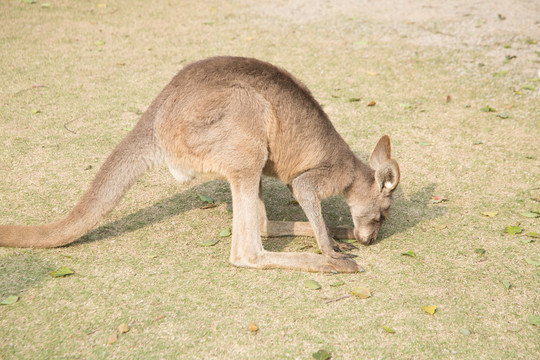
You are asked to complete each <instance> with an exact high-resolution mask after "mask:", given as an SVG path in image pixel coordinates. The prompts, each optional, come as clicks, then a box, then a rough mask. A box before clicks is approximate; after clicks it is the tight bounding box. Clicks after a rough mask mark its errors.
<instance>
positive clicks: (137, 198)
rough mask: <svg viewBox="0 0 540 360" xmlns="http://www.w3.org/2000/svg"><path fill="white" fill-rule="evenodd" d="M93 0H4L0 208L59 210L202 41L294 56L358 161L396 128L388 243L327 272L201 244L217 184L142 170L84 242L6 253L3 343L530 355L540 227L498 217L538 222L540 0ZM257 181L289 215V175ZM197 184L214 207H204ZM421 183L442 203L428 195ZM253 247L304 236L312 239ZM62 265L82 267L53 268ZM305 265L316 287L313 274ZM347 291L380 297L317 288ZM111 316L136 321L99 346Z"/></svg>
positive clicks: (202, 51) (163, 351) (213, 222)
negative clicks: (248, 261)
mask: <svg viewBox="0 0 540 360" xmlns="http://www.w3.org/2000/svg"><path fill="white" fill-rule="evenodd" d="M98 3H101V1H99V2H98V1H88V2H71V1H51V2H50V4H51V5H50V8H44V7H42V6H41V2H39V1H38V3H37V4H34V5H27V4H24V3H22V2H20V1H3V2H1V3H0V22H1V23H2V26H1V28H0V68H1V69H2V71H1V72H0V84H2V85H1V86H0V101H1V106H0V148H1V149H2V156H1V157H0V203H1V204H2V206H1V207H0V222H1V223H26V224H35V223H42V222H46V221H51V220H53V219H58V218H60V217H61V216H62V215H63V214H65V213H66V212H67V211H69V209H70V208H71V206H72V205H73V204H74V202H75V201H76V200H77V199H78V197H79V196H80V195H81V194H82V192H83V191H84V189H85V188H86V186H87V184H88V183H89V182H90V180H91V179H92V177H93V175H94V174H95V172H96V170H97V168H98V167H99V165H100V164H101V163H102V162H103V160H104V159H105V157H106V156H107V155H108V154H109V152H110V151H111V149H112V148H113V147H114V146H115V144H117V143H118V142H119V141H120V139H121V138H122V137H123V136H124V135H125V134H126V132H127V131H128V129H129V128H131V127H132V126H133V124H134V123H135V122H136V120H137V118H138V115H137V114H136V113H137V112H138V111H141V110H144V109H145V107H146V106H147V105H148V104H149V103H150V102H151V100H152V98H153V97H154V96H155V95H156V94H157V93H158V92H159V91H160V89H161V88H162V87H163V86H164V85H165V84H166V82H167V81H168V80H169V78H170V77H171V76H172V75H173V74H174V73H175V72H176V71H177V70H178V69H180V68H181V67H182V66H183V64H185V63H187V62H189V61H192V60H197V59H201V58H204V57H207V56H211V55H221V54H230V55H245V56H253V57H257V58H261V59H264V60H268V61H270V62H273V63H276V64H278V65H281V66H283V67H285V68H287V69H288V70H289V71H291V72H292V73H293V74H295V75H297V76H298V77H299V78H301V79H302V80H304V81H305V82H306V84H307V85H308V86H309V87H310V88H311V89H312V91H313V93H314V94H315V96H316V97H317V98H318V99H319V100H320V102H321V103H322V104H323V105H324V107H325V109H326V111H327V112H328V113H329V115H330V116H331V118H332V119H333V121H334V123H335V125H336V127H337V128H338V130H339V131H340V133H341V134H343V136H344V138H345V139H346V140H347V142H348V143H349V144H350V145H351V147H352V148H353V150H354V151H356V152H357V153H358V154H359V156H361V157H363V158H365V157H366V156H367V153H368V152H369V151H370V150H371V148H372V147H373V145H374V144H375V142H376V141H377V139H378V137H379V136H380V135H382V134H383V133H388V134H390V136H391V138H392V141H393V151H394V154H395V157H396V158H397V159H398V161H399V162H400V165H401V168H402V172H403V180H402V181H403V182H402V184H401V185H400V190H399V192H398V194H397V196H396V202H395V206H394V207H393V212H392V217H391V220H390V221H389V222H388V223H387V224H385V226H384V229H383V232H382V234H381V235H380V239H381V240H380V241H379V242H378V243H376V244H375V245H373V246H371V247H369V248H361V249H359V250H358V251H357V252H356V253H357V254H358V255H359V257H358V261H359V262H360V263H361V265H362V266H363V267H364V268H365V269H366V272H364V273H361V274H358V275H337V276H327V275H322V274H306V273H301V272H291V271H252V270H245V269H237V268H233V267H231V266H230V265H229V264H228V263H227V259H228V251H229V244H228V242H229V241H228V240H226V239H224V240H221V242H220V243H218V244H217V245H216V246H214V247H210V248H207V247H201V246H199V245H198V244H200V243H201V242H203V241H205V240H207V239H211V238H216V237H217V234H218V233H219V231H220V230H221V229H223V228H225V227H226V226H229V225H230V223H231V219H232V214H231V213H230V192H229V189H228V186H227V184H226V183H224V182H222V181H209V182H207V181H203V180H199V181H196V182H195V183H193V184H190V185H188V186H179V185H177V184H175V183H174V180H173V179H172V177H171V176H170V175H169V174H168V173H167V171H166V169H164V168H158V169H155V170H153V171H151V172H149V173H147V174H146V175H145V176H143V177H142V178H141V179H140V180H139V182H138V183H137V185H136V186H135V187H134V188H133V189H132V190H131V191H130V192H129V194H128V195H127V197H126V199H125V200H124V201H123V202H122V203H121V205H120V206H119V207H118V208H117V209H116V210H115V211H114V212H113V213H112V214H110V215H109V216H108V217H107V219H106V221H105V222H104V224H103V226H102V227H100V228H98V229H96V230H94V231H93V232H91V233H90V234H89V235H87V236H86V237H84V238H83V239H82V240H81V241H79V242H78V243H76V244H73V245H72V246H68V247H65V248H60V249H52V250H21V249H0V297H1V298H2V299H3V298H4V297H5V296H7V295H11V294H15V295H18V296H20V300H19V302H17V303H16V304H14V305H11V306H1V307H0V314H1V316H0V358H2V359H11V358H24V359H36V358H43V359H45V358H55V359H62V358H69V359H76V358H81V359H87V358H98V359H99V358H103V359H105V358H107V359H115V358H117V359H126V358H141V359H143V358H144V359H153V358H156V359H163V358H169V359H171V358H189V359H199V358H200V359H224V358H230V359H244V358H257V359H276V358H287V359H289V358H291V359H294V358H298V359H308V358H310V357H311V354H312V353H313V352H315V351H317V350H319V349H321V348H326V349H328V350H330V351H331V352H332V354H333V358H334V359H358V358H374V359H394V358H411V359H434V358H451V359H499V358H520V359H532V358H536V357H538V356H539V354H540V348H539V345H538V344H539V343H540V342H539V333H538V331H539V330H538V327H535V326H533V325H531V324H529V323H528V322H527V318H528V317H529V316H530V315H532V314H537V315H538V311H539V310H538V309H539V303H540V301H539V300H540V299H539V295H538V294H539V293H538V277H539V275H540V273H539V270H538V268H537V267H535V266H533V265H531V264H529V263H527V262H526V261H525V259H526V258H533V259H535V260H539V261H540V254H539V251H538V241H535V242H531V243H522V242H521V240H523V239H526V237H524V236H509V235H502V234H501V229H502V228H504V227H506V226H508V225H513V224H515V223H516V222H520V223H521V226H523V227H524V228H525V229H526V230H527V231H540V228H539V222H538V219H529V218H525V217H522V216H520V215H519V214H520V213H521V212H523V211H527V210H538V209H539V207H540V204H539V203H538V202H537V200H536V201H534V200H533V198H536V199H538V198H539V197H540V190H539V188H538V187H539V186H540V185H539V183H538V179H539V178H540V171H539V154H540V145H539V142H538V138H539V135H540V132H539V128H540V116H539V111H538V110H539V108H538V104H539V102H538V100H539V90H538V89H539V88H540V83H538V78H537V75H536V74H537V71H538V69H539V68H540V62H539V60H540V57H539V51H540V48H539V46H538V44H536V43H535V42H536V41H540V36H539V34H540V33H539V30H538V24H536V23H534V21H536V20H537V19H538V15H539V14H540V12H539V6H538V5H537V4H535V2H533V1H530V2H527V1H523V2H519V4H515V3H513V2H511V1H502V0H500V1H496V5H497V6H496V7H495V6H494V5H493V4H494V3H493V2H488V1H480V2H476V3H475V4H470V2H465V1H455V2H449V3H445V4H431V3H430V5H429V6H427V7H426V5H425V4H424V2H420V1H418V2H417V1H411V2H397V4H396V2H393V1H382V2H378V3H377V4H376V5H373V4H368V3H365V4H364V3H358V4H357V5H351V4H350V2H348V1H335V2H324V1H317V2H311V1H310V2H307V1H300V0H297V1H292V2H284V1H283V2H282V1H275V2H274V1H271V2H265V3H264V4H262V5H259V4H258V3H256V2H249V1H235V2H227V1H207V2H198V1H192V2H187V1H185V2H182V5H173V3H171V2H167V1H153V2H147V1H113V2H106V4H107V6H106V7H99V6H98ZM396 7H397V8H396ZM494 8H496V10H493V9H494ZM396 9H398V10H399V9H401V10H399V11H398V10H396ZM498 13H501V15H503V16H505V17H506V19H505V20H501V19H500V18H499V17H498V16H497V14H498ZM508 46H509V47H508ZM507 55H509V56H510V55H515V56H517V57H516V58H512V59H510V60H508V61H505V56H507ZM494 74H495V75H494ZM448 95H450V96H451V101H449V102H447V96H448ZM350 98H361V100H360V101H359V102H349V99H350ZM372 100H374V101H376V102H377V105H376V106H374V107H367V106H366V105H367V103H368V102H369V101H372ZM486 105H490V106H491V107H493V108H495V109H497V112H496V113H486V112H482V111H480V109H481V108H482V107H484V106H486ZM33 110H39V112H38V113H34V111H33ZM500 112H506V113H507V114H508V115H509V118H508V119H501V118H499V117H497V115H496V114H497V113H500ZM64 125H65V126H66V127H67V128H68V129H69V130H71V131H72V132H71V131H68V130H67V129H66V128H65V127H64ZM478 141H481V142H482V144H479V145H473V143H475V142H478ZM90 165H91V166H92V167H91V168H90V167H89V166H90ZM265 188H266V195H267V199H266V200H267V207H268V210H269V213H270V217H271V218H273V219H278V220H281V219H288V220H291V219H301V218H303V214H302V213H301V211H300V210H299V209H298V208H297V207H294V206H291V205H289V204H288V202H289V200H290V199H291V197H290V195H289V194H288V192H287V190H286V188H284V187H283V186H281V185H280V184H278V183H276V182H274V181H272V180H270V179H268V180H265ZM197 193H205V194H208V195H211V196H213V197H214V198H216V199H217V200H219V201H220V202H222V203H223V205H222V206H220V207H217V208H214V209H209V210H204V211H203V210H200V209H199V206H200V205H201V204H200V202H199V200H198V199H197V196H196V194H197ZM434 194H440V195H444V196H446V197H447V198H448V199H449V201H448V202H444V203H441V204H430V203H429V199H430V197H431V196H432V195H434ZM324 208H325V211H326V216H327V218H328V220H329V222H330V223H331V224H333V225H335V224H348V223H350V218H349V217H348V214H347V209H346V207H345V205H344V204H343V202H342V201H340V200H339V199H330V200H329V201H327V202H325V207H324ZM482 211H498V212H499V214H498V215H497V216H496V217H494V218H487V217H483V216H482V215H481V214H480V213H481V212H482ZM265 244H266V246H267V248H269V249H272V250H276V251H282V250H295V251H297V250H302V251H314V250H315V248H314V247H311V248H310V247H309V246H310V245H312V244H313V241H312V240H311V239H306V238H295V239H293V238H284V239H269V240H265ZM478 248H483V249H485V250H486V253H485V255H483V256H480V255H478V254H476V253H475V249H478ZM408 250H414V251H415V252H416V254H417V257H416V258H410V257H405V256H402V255H401V253H402V252H404V251H408ZM62 265H66V266H69V267H70V268H72V269H73V270H75V272H76V274H75V275H73V276H70V277H66V278H61V279H53V278H50V277H49V276H48V275H47V273H48V271H50V270H53V269H55V268H57V267H59V266H62ZM306 279H315V280H317V281H318V282H319V283H321V285H322V286H323V288H322V290H320V291H318V292H316V291H311V290H307V289H305V288H304V287H303V283H304V281H305V280H306ZM338 280H343V281H344V283H345V285H343V286H342V287H337V288H334V287H331V286H330V284H332V283H335V282H336V281H338ZM502 280H507V281H509V282H510V283H511V284H512V287H511V288H510V289H509V290H507V289H505V287H504V286H503V285H502V283H501V281H502ZM358 286H367V287H368V288H370V289H371V290H372V293H373V297H372V298H370V299H368V300H356V299H352V298H348V299H343V300H341V301H338V302H334V303H329V304H326V303H325V300H326V299H331V298H335V297H339V296H341V295H343V294H346V293H347V292H349V291H350V290H351V289H353V288H355V287H358ZM422 305H437V312H436V313H435V315H434V316H433V317H432V316H429V315H427V314H425V313H423V311H422V310H421V309H420V307H421V306H422ZM124 322H127V323H129V324H130V325H131V331H130V332H129V333H127V334H125V335H122V336H120V339H119V341H118V342H117V343H115V344H113V345H107V344H106V340H107V337H108V336H109V335H110V334H112V333H113V332H114V331H115V329H116V327H117V326H118V325H120V324H121V323H124ZM250 322H255V323H256V324H257V325H258V326H259V328H260V330H259V332H258V333H257V334H251V333H249V332H248V331H247V330H246V328H247V326H248V324H249V323H250ZM382 326H390V327H392V328H394V329H395V330H396V333H395V334H388V333H385V332H384V331H383V330H382ZM461 328H467V329H469V330H470V331H471V335H470V336H465V335H463V334H461V333H460V332H459V330H460V329H461Z"/></svg>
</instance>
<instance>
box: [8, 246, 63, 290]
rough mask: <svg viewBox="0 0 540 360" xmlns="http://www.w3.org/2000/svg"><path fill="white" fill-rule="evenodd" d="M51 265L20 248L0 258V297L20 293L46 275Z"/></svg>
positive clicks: (33, 285)
mask: <svg viewBox="0 0 540 360" xmlns="http://www.w3.org/2000/svg"><path fill="white" fill-rule="evenodd" d="M52 267H53V265H52V264H51V263H50V262H48V261H47V260H45V259H42V258H41V257H40V256H39V255H37V254H35V253H34V252H32V251H27V250H20V251H17V252H15V253H13V254H9V255H7V256H2V257H1V258H0V298H2V299H3V298H4V297H5V296H7V295H16V294H20V293H22V292H24V291H27V290H28V289H30V288H32V287H35V286H36V285H37V284H38V283H39V282H41V281H43V280H44V279H45V278H46V277H47V272H48V271H50V270H52Z"/></svg>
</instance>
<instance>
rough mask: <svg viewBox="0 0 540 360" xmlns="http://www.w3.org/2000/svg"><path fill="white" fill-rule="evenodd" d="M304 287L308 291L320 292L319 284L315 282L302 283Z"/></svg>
mask: <svg viewBox="0 0 540 360" xmlns="http://www.w3.org/2000/svg"><path fill="white" fill-rule="evenodd" d="M304 286H305V287H307V288H308V289H310V290H320V289H321V284H319V283H318V282H316V281H315V280H306V281H305V282H304Z"/></svg>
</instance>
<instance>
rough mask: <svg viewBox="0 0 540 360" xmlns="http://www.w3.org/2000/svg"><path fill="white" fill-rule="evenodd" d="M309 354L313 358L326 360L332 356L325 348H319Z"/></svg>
mask: <svg viewBox="0 0 540 360" xmlns="http://www.w3.org/2000/svg"><path fill="white" fill-rule="evenodd" d="M311 356H313V358H314V359H315V360H328V359H330V358H331V357H332V353H330V352H329V351H327V350H324V349H321V350H319V351H317V352H315V353H313V354H312V355H311Z"/></svg>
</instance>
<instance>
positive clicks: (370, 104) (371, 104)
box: [367, 101, 377, 106]
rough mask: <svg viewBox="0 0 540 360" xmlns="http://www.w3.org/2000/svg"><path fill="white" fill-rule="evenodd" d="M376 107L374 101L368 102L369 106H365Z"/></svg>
mask: <svg viewBox="0 0 540 360" xmlns="http://www.w3.org/2000/svg"><path fill="white" fill-rule="evenodd" d="M375 105H377V102H375V101H370V102H369V104H367V106H375Z"/></svg>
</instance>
